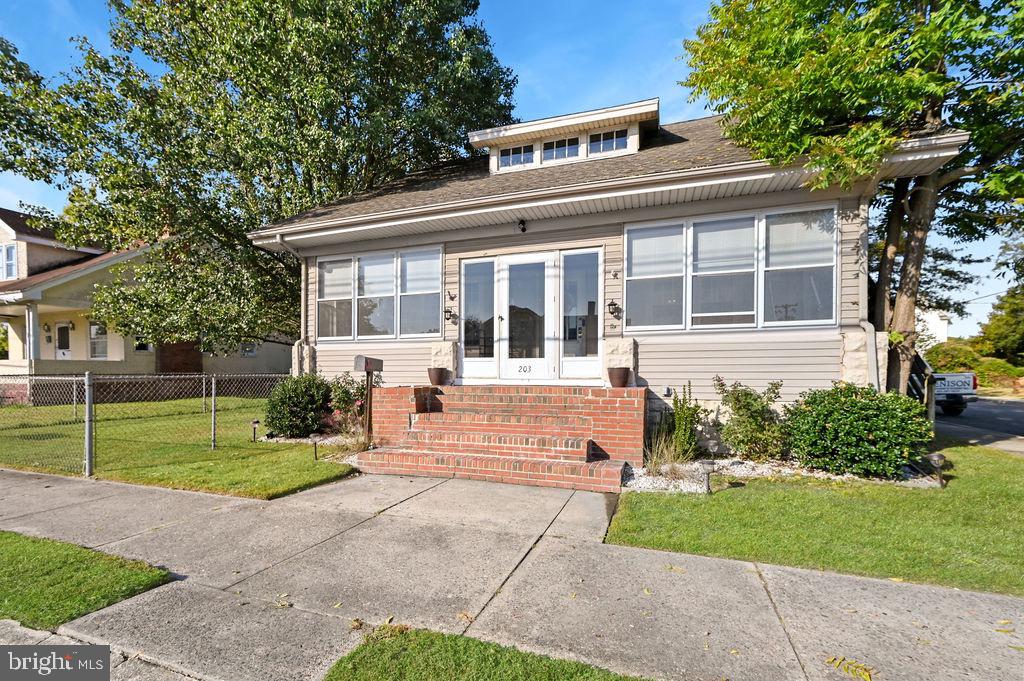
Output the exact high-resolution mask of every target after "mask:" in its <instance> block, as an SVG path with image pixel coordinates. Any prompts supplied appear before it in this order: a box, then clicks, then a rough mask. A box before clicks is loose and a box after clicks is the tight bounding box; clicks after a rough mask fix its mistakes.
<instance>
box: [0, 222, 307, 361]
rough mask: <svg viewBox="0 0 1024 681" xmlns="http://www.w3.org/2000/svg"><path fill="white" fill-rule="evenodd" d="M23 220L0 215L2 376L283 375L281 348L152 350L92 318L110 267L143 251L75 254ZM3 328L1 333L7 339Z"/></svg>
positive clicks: (286, 351) (284, 348) (285, 357)
mask: <svg viewBox="0 0 1024 681" xmlns="http://www.w3.org/2000/svg"><path fill="white" fill-rule="evenodd" d="M28 217H29V216H27V215H25V214H24V213H19V212H17V211H12V210H8V209H3V208H0V253H2V254H3V260H2V262H0V265H2V268H0V271H2V273H3V277H2V278H0V320H2V321H3V322H5V326H6V333H7V336H8V343H9V351H8V358H7V359H5V360H0V376H2V375H33V376H41V375H53V374H78V373H82V372H85V371H92V372H95V373H98V374H152V373H183V372H185V373H193V372H196V373H198V372H207V373H243V372H259V373H264V372H266V373H285V372H287V371H288V370H289V368H290V366H291V351H290V348H289V346H288V345H285V344H282V343H262V344H248V345H246V346H245V347H242V348H240V349H239V352H238V353H236V354H235V355H232V356H216V357H214V356H209V355H204V354H202V353H200V352H199V351H198V350H197V349H196V347H195V345H193V344H174V345H169V346H163V347H159V348H154V347H153V346H152V345H149V344H147V343H144V342H142V341H141V340H140V339H136V338H133V337H123V336H121V335H119V334H118V333H116V332H115V331H114V330H112V329H107V327H106V326H105V325H104V324H102V323H100V322H98V321H95V320H93V319H91V318H90V314H89V309H90V307H91V303H92V291H93V289H94V287H95V286H96V284H98V283H101V282H104V281H109V280H110V278H111V276H112V275H111V267H113V266H114V265H117V264H118V263H122V262H125V261H127V260H130V259H132V258H136V257H140V256H141V255H142V253H143V251H142V250H141V249H140V250H133V251H123V252H119V253H104V252H103V251H101V250H99V249H93V248H70V247H67V246H65V245H63V244H61V243H60V242H58V241H57V240H56V239H55V237H54V235H53V234H52V233H50V232H47V231H46V230H40V229H36V228H33V227H30V226H29V224H28V222H27V219H28ZM4 331H5V329H4V328H0V332H4Z"/></svg>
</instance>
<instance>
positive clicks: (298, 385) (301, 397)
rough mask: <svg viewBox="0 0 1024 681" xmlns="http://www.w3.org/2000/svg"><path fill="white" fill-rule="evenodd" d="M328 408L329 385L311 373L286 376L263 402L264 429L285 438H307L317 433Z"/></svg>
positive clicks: (329, 398) (328, 411) (329, 406)
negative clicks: (265, 414) (265, 404)
mask: <svg viewBox="0 0 1024 681" xmlns="http://www.w3.org/2000/svg"><path fill="white" fill-rule="evenodd" d="M330 409H331V384H330V383H328V382H327V381H326V380H325V379H323V378H321V377H320V376H317V375H315V374H307V375H305V376H290V377H288V378H286V379H284V380H283V381H281V382H280V383H278V384H277V385H276V386H275V387H274V390H273V391H272V392H271V393H270V399H269V400H267V416H266V421H265V423H266V426H267V429H268V430H269V431H271V432H272V433H276V434H277V435H284V436H286V437H307V436H309V435H311V434H313V433H315V432H317V431H318V430H320V426H321V424H322V423H323V421H324V418H325V417H326V416H327V415H328V414H329V413H330Z"/></svg>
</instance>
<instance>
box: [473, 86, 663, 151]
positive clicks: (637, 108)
mask: <svg viewBox="0 0 1024 681" xmlns="http://www.w3.org/2000/svg"><path fill="white" fill-rule="evenodd" d="M660 102H661V100H660V99H659V98H658V97H654V98H652V99H644V100H641V101H639V102H630V103H629V104H620V105H617V106H609V107H605V108H603V109H593V110H590V111H581V112H579V113H573V114H565V115H562V116H552V117H549V118H541V119H537V120H534V121H526V122H524V123H513V124H511V125H502V126H498V127H495V128H486V129H484V130H474V131H473V132H470V133H469V135H468V137H469V143H470V144H471V145H473V147H474V148H476V149H485V148H488V147H490V146H492V145H494V144H495V143H501V144H506V143H514V142H517V141H524V140H531V139H537V138H539V137H546V136H548V135H557V134H559V133H560V132H568V131H575V130H582V129H585V128H588V127H589V128H592V127H594V126H601V125H603V124H604V123H608V125H612V124H615V123H619V122H626V121H629V122H632V121H645V120H657V118H658V114H659V110H660Z"/></svg>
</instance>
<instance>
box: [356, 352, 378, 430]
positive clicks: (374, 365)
mask: <svg viewBox="0 0 1024 681" xmlns="http://www.w3.org/2000/svg"><path fill="white" fill-rule="evenodd" d="M354 365H355V366H353V371H364V372H366V404H364V405H363V432H364V433H366V439H367V440H370V439H371V438H372V437H373V372H375V371H384V360H382V359H378V358H376V357H366V356H365V355H356V357H355V362H354Z"/></svg>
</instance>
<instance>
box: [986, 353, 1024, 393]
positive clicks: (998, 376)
mask: <svg viewBox="0 0 1024 681" xmlns="http://www.w3.org/2000/svg"><path fill="white" fill-rule="evenodd" d="M974 372H975V373H976V374H978V385H982V386H985V387H986V388H1012V387H1013V383H1014V381H1016V380H1017V378H1018V377H1020V376H1024V370H1022V369H1021V368H1019V367H1015V366H1013V365H1012V364H1010V363H1009V362H1007V361H1006V360H1005V359H998V358H996V357H983V358H982V359H981V361H980V362H978V366H977V368H976V369H975V370H974Z"/></svg>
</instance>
